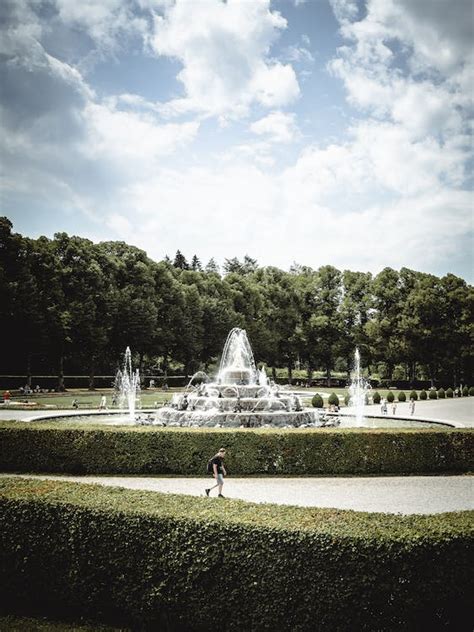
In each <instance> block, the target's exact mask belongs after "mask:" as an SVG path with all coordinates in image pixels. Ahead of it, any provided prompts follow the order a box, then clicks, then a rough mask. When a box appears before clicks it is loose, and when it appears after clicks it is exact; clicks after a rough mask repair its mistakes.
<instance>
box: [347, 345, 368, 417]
mask: <svg viewBox="0 0 474 632" xmlns="http://www.w3.org/2000/svg"><path fill="white" fill-rule="evenodd" d="M369 389H370V384H369V383H368V382H367V380H366V379H364V377H363V376H362V374H361V370H360V352H359V349H358V348H357V347H356V350H355V353H354V368H353V371H352V376H351V384H350V386H349V397H350V399H349V405H350V406H352V407H353V408H354V409H355V410H354V417H355V419H354V426H363V425H364V406H365V404H366V400H367V392H368V390H369Z"/></svg>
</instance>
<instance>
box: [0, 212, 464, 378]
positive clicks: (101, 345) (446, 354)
mask: <svg viewBox="0 0 474 632" xmlns="http://www.w3.org/2000/svg"><path fill="white" fill-rule="evenodd" d="M473 290H474V288H473V287H472V286H470V285H468V284H467V283H466V281H464V280H463V279H462V278H460V277H458V276H455V275H453V274H446V275H445V276H443V277H441V278H439V277H437V276H434V275H432V274H426V273H422V272H416V271H414V270H409V269H407V268H402V269H401V270H400V271H397V270H393V269H391V268H385V269H384V270H382V271H381V272H380V273H379V274H377V275H375V276H374V275H372V274H371V273H370V272H354V271H351V270H344V271H340V270H338V269H336V268H335V267H333V266H330V265H325V266H321V267H320V268H318V269H317V270H313V269H311V268H310V267H306V266H300V265H297V264H295V265H293V266H292V267H291V269H290V270H289V271H288V272H285V271H283V270H280V269H278V268H275V267H271V266H267V267H261V266H259V265H258V263H257V261H255V260H254V259H251V258H250V257H248V256H246V257H245V258H244V260H243V261H239V260H238V259H236V258H234V259H227V260H226V262H225V265H224V274H223V275H222V276H221V274H220V273H219V268H218V266H217V265H216V263H215V261H214V260H213V259H211V261H210V262H209V263H208V264H207V265H206V267H205V268H203V266H202V265H201V262H200V261H199V259H198V258H197V257H196V256H194V257H193V259H192V261H191V262H190V263H188V262H187V261H186V259H185V257H184V256H183V255H182V254H181V252H180V251H178V252H177V253H176V256H175V259H174V260H173V261H172V260H171V259H169V258H168V257H166V258H165V260H163V261H160V262H156V261H153V260H151V259H150V258H149V257H148V256H147V255H146V253H145V252H144V251H143V250H140V249H139V248H136V247H134V246H129V245H128V244H126V243H124V242H117V241H115V242H114V241H109V242H102V243H99V244H94V243H93V242H91V241H89V240H88V239H84V238H82V237H77V236H69V235H67V234H66V233H57V234H56V235H55V236H54V238H53V239H48V238H46V237H39V238H38V239H31V238H28V237H24V236H22V235H20V234H17V233H14V232H13V226H12V223H11V222H10V221H9V220H8V218H6V217H3V218H0V292H1V297H2V300H1V306H0V324H1V332H2V353H1V356H0V358H1V359H0V373H1V374H19V375H26V376H31V375H32V374H35V375H39V374H42V375H47V374H51V375H57V376H58V386H59V387H61V386H62V384H63V376H64V375H65V374H76V375H88V376H90V384H91V386H92V385H93V379H94V376H95V375H103V374H111V373H114V372H115V370H116V368H117V366H118V363H119V362H120V360H121V358H122V356H123V352H124V350H125V347H126V346H130V347H131V348H132V351H133V353H134V360H135V364H136V365H138V366H140V369H141V372H142V374H143V373H147V374H148V375H167V374H169V373H170V372H180V371H181V372H182V373H184V374H185V375H191V374H192V373H194V372H195V371H197V370H199V369H203V370H206V369H209V367H210V366H211V367H212V366H213V365H214V364H215V363H216V361H217V360H218V358H219V355H220V353H221V352H222V347H223V345H224V342H225V340H226V337H227V334H228V332H229V331H230V329H232V328H233V327H241V328H243V329H246V330H247V334H248V336H249V339H250V342H251V345H252V348H253V351H254V355H255V358H256V361H257V362H258V363H261V364H265V365H266V366H267V367H268V368H269V371H270V372H272V371H273V374H274V375H275V371H276V368H287V370H288V374H289V377H290V378H291V377H292V375H294V371H295V369H296V368H297V369H299V370H300V371H301V370H302V369H304V371H305V372H306V374H307V376H308V377H311V376H312V375H313V373H314V372H315V371H323V372H324V374H325V375H327V376H329V375H330V374H331V372H334V371H339V372H349V371H350V369H351V366H352V363H353V355H354V349H355V347H356V346H357V347H359V349H360V353H361V358H362V365H363V366H364V367H365V368H366V369H367V370H368V373H369V374H370V375H376V376H379V377H380V378H381V379H384V380H387V381H390V380H391V379H406V380H409V381H411V382H412V381H414V380H416V379H429V380H432V382H433V383H444V384H447V385H457V384H459V383H472V362H471V360H472V349H473V344H472V343H473V334H474V326H473V313H474V291H473Z"/></svg>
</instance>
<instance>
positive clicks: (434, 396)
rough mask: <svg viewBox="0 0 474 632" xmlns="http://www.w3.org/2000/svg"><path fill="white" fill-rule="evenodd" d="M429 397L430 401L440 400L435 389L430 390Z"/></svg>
mask: <svg viewBox="0 0 474 632" xmlns="http://www.w3.org/2000/svg"><path fill="white" fill-rule="evenodd" d="M428 397H429V398H430V399H438V393H437V391H435V389H434V388H432V389H430V391H429V395H428Z"/></svg>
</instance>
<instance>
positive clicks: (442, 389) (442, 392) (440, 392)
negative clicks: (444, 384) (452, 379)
mask: <svg viewBox="0 0 474 632" xmlns="http://www.w3.org/2000/svg"><path fill="white" fill-rule="evenodd" d="M445 397H446V393H445V392H444V388H439V389H438V399H444V398H445Z"/></svg>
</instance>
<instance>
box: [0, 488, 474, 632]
mask: <svg viewBox="0 0 474 632" xmlns="http://www.w3.org/2000/svg"><path fill="white" fill-rule="evenodd" d="M0 492H1V493H0V520H1V522H0V533H1V537H2V546H1V552H2V564H1V565H0V578H1V580H2V597H3V601H4V603H8V604H9V606H10V608H12V609H16V610H17V611H18V610H20V609H23V612H24V610H25V609H27V608H30V609H35V610H36V611H37V612H39V613H41V614H43V615H46V616H48V615H49V616H50V617H51V618H61V615H64V614H67V616H69V617H73V616H74V617H75V618H76V619H79V618H88V619H91V618H94V619H96V620H97V619H99V620H101V621H103V622H106V623H112V624H114V623H116V624H118V623H120V625H121V626H127V627H130V628H132V629H134V630H143V631H144V630H149V631H151V630H155V631H156V630H169V631H174V632H177V631H178V630H181V631H182V630H187V631H191V630H192V631H193V632H204V631H205V630H209V629H213V628H222V622H223V621H225V630H226V632H240V631H241V630H275V631H276V630H278V632H290V631H291V632H309V631H310V630H311V631H312V630H315V629H318V630H325V631H327V632H335V631H336V630H346V629H347V622H348V621H349V620H350V622H351V625H350V627H351V629H354V630H366V631H367V630H389V629H390V630H421V629H426V630H434V629H436V630H441V629H448V628H451V627H452V629H458V630H460V629H464V628H463V627H462V626H461V622H462V621H463V619H464V621H466V620H467V617H468V616H469V614H470V597H471V594H472V592H471V591H472V568H471V562H470V560H471V553H472V533H471V532H470V527H471V524H472V518H473V512H468V511H466V512H460V513H448V514H439V515H429V516H423V515H421V516H417V515H411V516H399V515H388V514H370V513H363V512H355V511H343V510H334V509H316V508H309V507H308V508H306V507H285V506H276V505H256V504H251V503H244V502H242V501H232V500H226V501H225V511H222V502H221V501H218V500H217V499H215V500H214V499H208V498H195V497H187V496H175V495H172V494H159V493H156V492H140V491H136V490H135V491H134V490H125V489H120V488H104V487H102V486H95V485H94V486H92V485H83V484H79V483H64V482H59V481H31V480H18V479H16V480H11V479H10V480H9V479H4V480H2V481H1V483H0ZM216 534H217V535H216ZM295 577H306V578H311V581H308V582H304V585H302V583H301V582H298V581H295ZM415 586H416V595H414V587H415ZM362 595H363V607H361V599H362ZM316 623H317V626H315V624H316Z"/></svg>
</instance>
